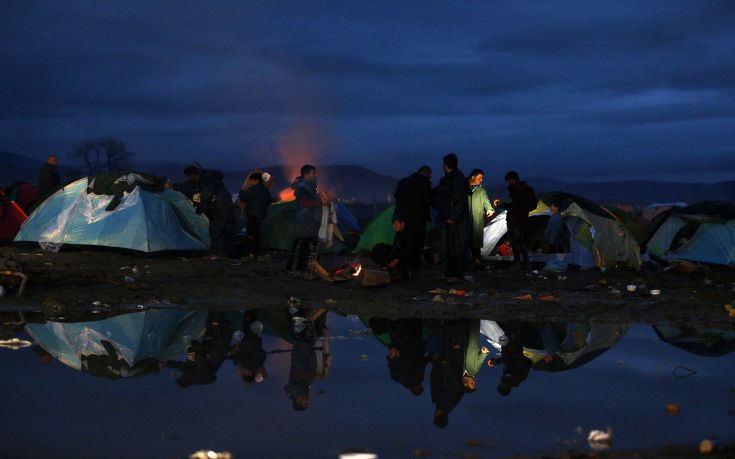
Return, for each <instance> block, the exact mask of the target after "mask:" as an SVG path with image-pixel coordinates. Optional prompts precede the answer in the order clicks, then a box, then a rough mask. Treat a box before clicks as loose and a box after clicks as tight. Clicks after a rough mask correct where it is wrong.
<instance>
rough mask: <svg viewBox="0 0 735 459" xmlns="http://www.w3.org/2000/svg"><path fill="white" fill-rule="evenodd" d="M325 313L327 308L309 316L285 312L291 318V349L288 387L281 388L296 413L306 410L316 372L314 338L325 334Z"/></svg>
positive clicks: (316, 362) (304, 313) (301, 311)
mask: <svg viewBox="0 0 735 459" xmlns="http://www.w3.org/2000/svg"><path fill="white" fill-rule="evenodd" d="M326 313H327V311H326V309H317V310H315V311H311V312H310V313H307V311H306V310H297V311H296V312H295V313H294V314H291V313H290V312H287V314H288V315H289V317H290V318H291V325H292V327H291V338H292V340H293V348H292V350H291V367H290V370H289V374H288V384H286V386H285V387H284V388H283V389H284V390H285V391H286V394H287V395H288V398H289V399H291V406H292V407H293V409H294V410H296V411H304V410H306V409H307V408H308V407H309V400H310V398H309V395H310V391H311V383H312V381H314V379H316V377H317V372H318V361H317V353H316V351H317V349H316V348H315V345H316V341H317V339H318V338H319V337H320V336H322V335H323V334H324V329H325V326H326V320H327V314H326Z"/></svg>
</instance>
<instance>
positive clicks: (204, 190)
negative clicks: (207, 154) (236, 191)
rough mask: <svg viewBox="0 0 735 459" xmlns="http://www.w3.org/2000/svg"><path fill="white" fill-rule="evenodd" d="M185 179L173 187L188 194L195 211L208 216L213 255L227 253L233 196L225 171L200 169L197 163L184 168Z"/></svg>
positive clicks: (232, 220) (230, 233)
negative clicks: (227, 185) (227, 186)
mask: <svg viewBox="0 0 735 459" xmlns="http://www.w3.org/2000/svg"><path fill="white" fill-rule="evenodd" d="M184 175H186V178H187V179H186V181H185V182H184V183H177V184H175V185H174V186H173V188H174V189H175V190H177V191H180V192H181V193H183V194H184V195H185V196H186V197H187V198H189V199H190V200H191V201H192V202H193V204H194V207H195V208H196V212H197V213H198V214H204V215H206V216H207V219H209V239H210V244H211V245H210V251H211V253H212V254H213V255H217V256H221V257H226V256H227V255H228V252H229V247H230V239H231V236H232V229H233V222H234V211H233V207H232V198H231V196H230V192H229V191H227V188H226V187H225V184H224V183H223V181H222V180H223V179H224V175H222V173H221V172H219V171H212V170H202V168H200V167H199V166H194V165H192V166H187V167H186V169H184Z"/></svg>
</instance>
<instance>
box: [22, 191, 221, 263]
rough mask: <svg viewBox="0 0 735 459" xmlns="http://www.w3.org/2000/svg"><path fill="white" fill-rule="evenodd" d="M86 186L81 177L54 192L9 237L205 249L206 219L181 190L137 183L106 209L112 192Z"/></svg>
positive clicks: (125, 246) (158, 248)
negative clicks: (147, 188)
mask: <svg viewBox="0 0 735 459" xmlns="http://www.w3.org/2000/svg"><path fill="white" fill-rule="evenodd" d="M87 185H88V182H87V179H86V178H84V179H81V180H77V181H76V182H74V183H72V184H70V185H67V186H66V187H64V189H62V190H59V191H57V192H56V193H54V194H53V195H52V196H51V197H49V198H48V199H47V200H46V201H44V202H43V203H42V204H41V205H40V206H38V208H36V210H35V211H34V212H33V213H32V214H31V216H30V218H29V219H28V220H27V221H26V223H25V224H24V225H23V227H22V228H21V230H20V232H19V233H18V236H17V237H16V238H15V240H16V241H18V242H48V243H63V244H72V245H92V246H105V247H117V248H123V249H132V250H139V251H142V252H157V251H162V250H208V249H209V231H208V225H207V221H206V219H205V218H204V217H203V216H201V215H197V214H196V213H195V212H194V208H193V207H192V205H191V203H190V202H189V201H188V200H187V199H186V198H185V197H184V196H183V195H182V194H181V193H178V192H176V191H172V190H164V191H161V192H149V191H145V190H143V189H141V188H140V187H139V186H138V187H136V188H135V189H133V190H132V191H131V192H130V193H129V194H125V195H124V197H123V198H122V200H121V201H120V204H119V205H118V206H117V207H116V208H115V209H114V210H110V211H108V210H105V208H106V207H107V206H108V205H109V204H110V202H111V201H112V200H113V196H110V195H96V194H93V193H87Z"/></svg>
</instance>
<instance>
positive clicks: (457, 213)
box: [435, 169, 470, 223]
mask: <svg viewBox="0 0 735 459" xmlns="http://www.w3.org/2000/svg"><path fill="white" fill-rule="evenodd" d="M468 195H469V188H468V186H467V180H465V177H464V175H463V174H462V172H460V171H459V169H457V170H453V171H452V172H450V173H448V174H446V175H445V176H444V177H442V179H441V180H440V181H439V186H438V187H437V188H436V190H435V199H436V207H437V210H438V211H439V221H440V222H442V223H446V221H447V220H454V222H455V223H465V222H466V221H467V220H468V217H469V213H470V212H469V205H468V200H467V196H468Z"/></svg>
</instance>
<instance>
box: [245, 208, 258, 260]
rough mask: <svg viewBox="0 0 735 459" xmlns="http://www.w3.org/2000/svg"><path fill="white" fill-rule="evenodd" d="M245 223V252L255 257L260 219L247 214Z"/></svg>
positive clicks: (256, 254)
mask: <svg viewBox="0 0 735 459" xmlns="http://www.w3.org/2000/svg"><path fill="white" fill-rule="evenodd" d="M247 225H248V226H247V229H248V230H247V254H248V255H252V256H253V257H257V256H258V240H259V239H260V219H259V218H257V217H253V216H252V215H248V223H247Z"/></svg>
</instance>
